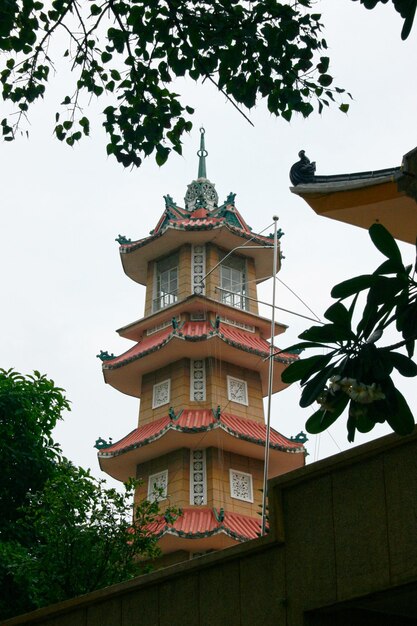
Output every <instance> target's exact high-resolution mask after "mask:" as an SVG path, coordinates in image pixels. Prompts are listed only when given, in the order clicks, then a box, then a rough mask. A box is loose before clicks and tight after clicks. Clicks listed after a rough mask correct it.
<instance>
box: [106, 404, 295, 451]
mask: <svg viewBox="0 0 417 626" xmlns="http://www.w3.org/2000/svg"><path fill="white" fill-rule="evenodd" d="M217 428H219V429H221V430H224V431H225V432H227V433H228V434H230V435H232V436H234V437H237V438H238V439H242V440H244V441H249V442H251V443H255V444H258V445H261V446H265V441H266V426H265V424H261V423H259V422H256V421H255V420H251V419H248V418H245V417H237V416H235V415H232V414H230V413H220V415H219V416H216V415H215V413H214V412H213V411H212V410H210V409H185V410H183V411H182V412H181V413H180V414H179V415H177V417H176V418H171V417H169V415H167V416H165V417H161V418H159V419H157V420H155V421H154V422H150V423H149V424H144V425H143V426H139V427H138V428H135V429H134V430H132V432H131V433H129V434H128V435H126V436H125V437H123V439H120V441H117V442H116V443H113V444H112V445H110V446H107V447H103V448H101V449H100V450H99V453H98V456H99V457H100V458H105V457H115V456H119V455H121V454H125V453H127V452H129V451H131V450H133V449H135V448H140V447H142V446H146V445H148V444H150V443H152V442H153V441H155V440H157V439H159V438H161V437H163V436H164V435H165V434H166V433H167V432H168V431H177V432H182V433H189V434H192V433H202V432H207V431H210V430H214V429H217ZM270 448H272V449H275V450H281V451H284V452H296V453H298V452H304V446H303V444H302V443H300V442H299V441H296V440H291V439H288V438H287V437H284V435H281V434H280V433H279V432H278V431H276V430H274V429H273V428H271V431H270Z"/></svg>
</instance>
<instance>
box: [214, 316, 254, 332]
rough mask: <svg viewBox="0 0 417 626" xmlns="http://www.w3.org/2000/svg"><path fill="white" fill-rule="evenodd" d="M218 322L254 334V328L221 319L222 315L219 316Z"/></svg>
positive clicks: (249, 325) (224, 318)
mask: <svg viewBox="0 0 417 626" xmlns="http://www.w3.org/2000/svg"><path fill="white" fill-rule="evenodd" d="M220 321H221V322H223V324H230V326H236V327H237V328H242V329H243V330H248V331H249V332H250V333H254V332H255V326H252V324H244V323H243V322H237V321H236V320H231V319H229V318H228V317H223V316H222V315H220Z"/></svg>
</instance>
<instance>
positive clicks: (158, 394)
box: [152, 380, 171, 409]
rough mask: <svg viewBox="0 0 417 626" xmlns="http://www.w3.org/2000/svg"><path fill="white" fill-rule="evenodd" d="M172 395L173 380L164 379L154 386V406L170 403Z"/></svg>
mask: <svg viewBox="0 0 417 626" xmlns="http://www.w3.org/2000/svg"><path fill="white" fill-rule="evenodd" d="M170 396H171V380H163V381H162V382H161V383H157V384H156V385H154V386H153V396H152V408H153V409H157V408H158V407H159V406H163V405H164V404H168V402H169V400H170Z"/></svg>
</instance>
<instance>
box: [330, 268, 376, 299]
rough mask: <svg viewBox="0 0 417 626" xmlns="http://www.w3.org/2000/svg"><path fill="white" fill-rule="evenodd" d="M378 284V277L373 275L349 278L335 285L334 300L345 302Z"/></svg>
mask: <svg viewBox="0 0 417 626" xmlns="http://www.w3.org/2000/svg"><path fill="white" fill-rule="evenodd" d="M375 282H376V277H375V276H373V275H372V274H363V275H362V276H356V277H355V278H349V279H348V280H344V281H343V282H342V283H339V284H338V285H335V286H334V287H333V289H332V291H331V296H332V298H337V299H341V300H344V298H349V296H353V295H354V294H356V293H359V292H360V291H363V290H364V289H369V288H370V287H372V285H374V284H375Z"/></svg>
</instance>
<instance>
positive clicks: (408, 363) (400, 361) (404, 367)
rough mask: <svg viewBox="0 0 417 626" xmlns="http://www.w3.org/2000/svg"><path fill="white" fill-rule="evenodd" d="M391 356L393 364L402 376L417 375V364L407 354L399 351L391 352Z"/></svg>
mask: <svg viewBox="0 0 417 626" xmlns="http://www.w3.org/2000/svg"><path fill="white" fill-rule="evenodd" d="M389 358H390V360H391V363H392V365H393V366H394V367H395V369H396V370H398V371H399V373H400V374H401V376H407V377H410V378H411V377H413V376H417V365H416V363H414V361H412V360H411V359H409V358H408V357H407V356H405V354H400V353H399V352H390V353H389Z"/></svg>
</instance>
